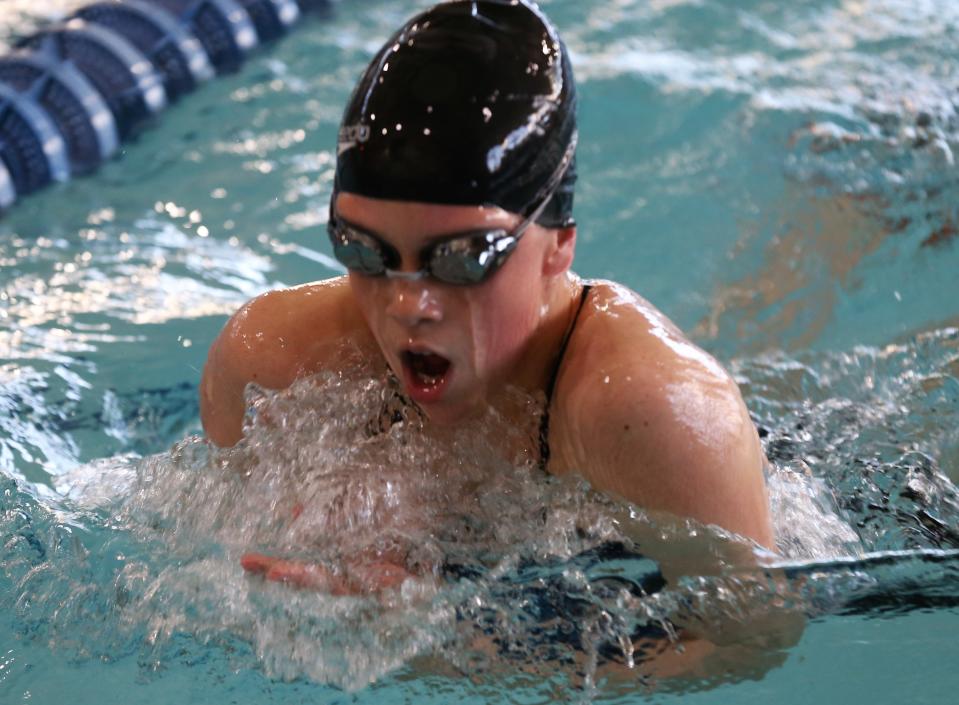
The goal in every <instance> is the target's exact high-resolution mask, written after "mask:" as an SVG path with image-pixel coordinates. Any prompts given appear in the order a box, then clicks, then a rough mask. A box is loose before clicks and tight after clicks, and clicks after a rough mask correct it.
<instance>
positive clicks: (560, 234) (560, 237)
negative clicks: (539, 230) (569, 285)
mask: <svg viewBox="0 0 959 705" xmlns="http://www.w3.org/2000/svg"><path fill="white" fill-rule="evenodd" d="M549 238H550V241H549V248H548V250H547V252H546V257H545V259H544V260H543V274H545V275H547V276H556V275H557V274H563V273H564V272H566V271H567V270H568V269H569V268H570V267H571V266H572V265H573V255H574V254H575V252H576V226H575V225H574V226H572V227H569V228H553V229H551V230H550V231H549Z"/></svg>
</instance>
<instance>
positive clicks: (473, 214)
mask: <svg viewBox="0 0 959 705" xmlns="http://www.w3.org/2000/svg"><path fill="white" fill-rule="evenodd" d="M335 209H336V213H337V215H338V216H339V217H340V218H342V219H344V220H346V221H349V222H350V223H352V224H354V225H356V226H359V227H361V228H363V229H364V230H367V231H369V232H371V233H374V234H375V235H376V236H377V237H379V238H380V239H381V240H383V241H385V242H386V243H388V244H389V245H391V246H392V247H394V248H395V249H396V250H397V251H398V252H399V254H400V257H401V264H400V266H398V267H397V268H398V269H400V270H402V271H405V272H413V271H417V270H419V269H420V268H421V262H420V253H421V251H422V250H423V248H424V247H426V246H428V245H429V244H430V243H431V242H433V241H435V240H438V239H442V238H443V237H444V236H449V235H451V234H454V233H460V232H466V231H470V230H477V229H487V228H488V229H494V228H506V229H512V228H513V227H515V226H516V225H517V224H518V223H519V222H520V221H521V220H522V219H521V218H520V217H519V216H517V215H515V214H512V213H508V212H507V211H504V210H502V209H500V208H495V207H479V206H445V205H435V204H428V203H415V202H408V201H391V200H382V199H371V198H366V197H363V196H358V195H356V194H351V193H341V194H339V195H338V196H337V200H336V203H335ZM549 232H550V231H545V230H544V229H542V228H540V227H539V226H536V225H533V226H531V227H530V229H529V231H528V232H527V233H526V234H525V235H524V236H523V238H522V239H521V240H520V242H519V244H518V245H517V247H516V249H515V250H514V251H513V253H512V254H511V255H510V257H509V258H508V259H507V260H506V261H505V263H504V264H503V265H502V266H501V267H500V269H499V270H498V271H497V272H495V273H494V274H493V276H491V277H490V278H489V279H487V280H486V281H484V282H483V283H482V284H477V285H471V286H455V285H451V284H444V283H442V282H439V281H436V280H435V279H432V278H430V277H426V278H424V279H420V280H416V281H409V280H403V279H391V278H387V277H382V276H381V277H371V276H366V275H363V274H359V273H356V272H350V274H349V279H350V285H351V288H352V291H353V294H354V297H355V299H356V301H357V303H358V305H359V307H360V309H361V311H362V313H363V316H364V318H365V319H366V322H367V325H368V326H369V328H370V330H371V331H372V333H373V336H374V337H375V338H376V341H377V343H379V346H380V349H381V350H382V353H383V356H384V357H385V358H386V361H387V362H388V363H389V365H390V367H391V368H392V370H393V371H394V372H395V373H396V375H397V376H398V377H399V379H400V381H401V382H402V384H403V387H404V390H405V391H406V392H407V394H409V396H410V397H411V398H412V399H413V400H414V401H416V402H417V404H419V405H420V406H421V407H422V408H423V409H424V411H426V413H427V414H428V415H429V416H430V418H431V419H433V420H435V421H438V422H441V423H450V422H455V421H457V420H459V419H462V418H465V417H466V416H468V415H469V414H471V413H473V412H475V411H476V410H478V409H479V408H482V406H483V405H484V404H485V403H487V402H489V401H490V400H491V399H492V398H493V397H494V396H495V395H496V394H497V393H498V392H499V391H500V390H501V389H502V388H503V387H504V386H505V385H507V384H519V385H523V384H524V380H522V379H517V374H519V371H520V370H523V369H524V365H523V364H522V363H523V360H524V356H525V355H526V353H527V352H528V348H529V347H530V343H531V341H532V339H533V336H534V334H535V332H536V331H537V328H538V326H539V323H540V320H541V317H542V316H543V314H544V312H545V311H546V309H547V304H548V297H549V292H550V291H551V288H550V279H551V277H552V275H554V274H556V273H557V271H556V266H555V257H553V258H551V254H554V253H552V250H551V246H550V243H553V242H555V238H550V237H549ZM566 267H568V262H567V263H566ZM562 272H565V267H563V268H562Z"/></svg>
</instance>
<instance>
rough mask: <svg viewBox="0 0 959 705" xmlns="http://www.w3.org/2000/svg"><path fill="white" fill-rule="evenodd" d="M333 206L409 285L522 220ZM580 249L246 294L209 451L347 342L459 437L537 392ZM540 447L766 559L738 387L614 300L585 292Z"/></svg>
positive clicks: (611, 487)
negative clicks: (427, 367)
mask: <svg viewBox="0 0 959 705" xmlns="http://www.w3.org/2000/svg"><path fill="white" fill-rule="evenodd" d="M336 209H337V213H338V214H339V215H340V216H341V217H342V218H344V219H346V220H348V221H349V222H351V223H353V224H355V225H358V226H361V227H363V228H364V229H366V230H368V231H370V232H373V233H375V234H377V235H378V236H379V237H380V238H381V239H382V240H385V241H386V242H388V243H390V244H391V245H392V246H393V247H395V248H396V249H397V250H398V251H399V252H400V254H401V257H402V262H401V266H400V267H399V268H400V269H402V270H404V271H415V270H417V269H419V268H420V266H421V265H420V262H419V252H420V251H421V250H422V248H423V247H424V246H426V245H427V244H428V243H429V242H431V241H433V240H435V239H437V238H440V237H442V236H444V235H448V234H450V233H455V232H461V231H467V230H472V229H477V228H486V227H499V226H502V227H507V228H509V227H512V226H514V225H515V224H516V223H518V222H519V221H520V218H519V216H517V215H515V214H511V213H508V212H506V211H503V210H501V209H498V208H485V207H475V206H440V205H435V204H425V203H412V202H401V201H386V200H376V199H370V198H365V197H361V196H357V195H354V194H349V193H344V194H340V196H339V197H338V199H337V202H336ZM575 241H576V232H575V229H574V228H568V229H544V228H541V227H539V226H532V227H531V229H530V230H529V231H528V232H527V233H526V235H525V236H524V237H523V238H522V240H521V241H520V243H519V245H518V246H517V248H516V251H515V252H514V253H513V254H512V256H511V257H510V258H509V259H508V260H507V261H506V263H505V264H504V265H503V266H502V268H501V269H500V270H499V271H498V272H497V273H496V274H495V275H494V276H493V277H492V278H490V279H489V280H487V281H486V282H484V283H483V284H480V285H477V286H468V287H460V286H452V285H447V284H443V283H440V282H437V281H434V280H432V279H429V278H427V279H422V280H418V281H406V280H397V279H387V278H383V277H367V276H363V275H360V274H355V273H351V274H350V275H349V276H348V277H340V278H336V279H331V280H327V281H321V282H315V283H311V284H305V285H302V286H299V287H294V288H290V289H284V290H279V291H273V292H269V293H267V294H264V295H262V296H260V297H257V298H256V299H254V300H253V301H251V302H249V303H248V304H246V305H245V306H243V307H242V308H241V309H240V310H239V311H238V312H237V313H236V314H235V315H234V316H233V317H232V318H231V319H230V321H229V322H228V323H227V324H226V326H225V327H224V329H223V331H222V332H221V333H220V335H219V337H218V338H217V340H216V341H215V342H214V344H213V346H212V348H211V350H210V354H209V358H208V360H207V364H206V367H205V369H204V374H203V381H202V384H201V400H200V403H201V415H202V421H203V426H204V429H205V431H206V433H207V435H208V437H209V438H210V439H211V440H212V441H213V442H214V443H216V444H217V445H220V446H229V445H232V444H234V443H236V442H237V441H238V440H239V439H240V438H241V437H242V429H241V424H242V419H243V413H244V401H243V390H244V388H245V386H246V385H247V383H249V382H256V383H257V384H259V385H261V386H264V387H267V388H271V389H282V388H285V387H287V386H289V385H290V384H291V383H292V382H293V381H295V380H296V379H299V378H301V377H305V376H308V375H311V374H315V373H317V372H319V371H322V370H330V369H336V367H337V365H338V364H342V362H341V356H342V350H343V346H344V342H348V343H350V344H352V345H353V346H354V347H355V348H357V349H358V350H360V351H361V353H362V354H363V355H366V356H370V357H371V358H373V359H380V360H382V361H383V362H385V363H386V364H388V365H389V366H390V367H391V368H392V369H393V371H394V372H395V373H396V374H397V376H398V377H399V379H400V381H401V383H402V384H403V385H404V387H405V389H406V391H407V392H408V393H409V394H410V396H411V397H412V398H413V399H415V400H416V401H417V403H418V404H419V405H420V406H421V408H422V409H423V410H424V411H425V412H426V414H427V416H428V417H429V419H430V421H431V422H434V423H438V424H450V425H455V424H460V423H464V422H466V421H468V420H469V419H470V418H471V417H473V416H475V415H476V414H478V413H480V412H481V411H482V410H483V409H485V408H486V406H487V405H493V406H496V407H497V408H499V409H501V410H502V408H503V407H502V406H501V405H502V404H503V402H504V399H505V398H506V396H507V395H506V394H505V390H506V388H507V387H508V386H510V385H513V386H517V387H520V388H522V389H525V390H528V391H530V392H534V391H537V390H544V389H545V388H546V386H547V384H548V382H549V379H550V376H551V374H552V371H553V369H554V366H555V364H556V361H557V356H558V354H559V348H560V346H561V342H562V339H563V335H564V333H565V331H566V329H567V327H568V326H569V325H570V323H571V321H572V319H573V317H574V316H575V314H576V310H577V308H578V306H579V301H580V292H581V287H582V283H581V282H580V280H579V279H578V277H576V276H575V275H574V274H573V273H572V272H571V271H570V266H571V264H572V259H573V252H574V249H575ZM411 352H413V353H426V352H429V353H433V354H434V355H439V356H442V358H443V359H445V360H446V361H448V362H449V366H448V369H447V370H446V371H445V372H444V373H443V375H442V376H441V377H442V378H441V379H439V380H436V381H435V382H433V381H431V382H430V383H429V384H425V383H423V380H422V379H420V380H419V382H418V381H417V377H416V372H415V369H413V368H411V366H410V363H409V357H410V355H409V354H410V353H411ZM418 386H419V388H418ZM549 445H550V450H551V457H550V460H549V466H548V470H549V471H550V472H551V473H554V474H565V473H571V472H575V473H578V474H579V475H581V476H582V477H584V478H585V479H587V480H589V482H590V483H591V484H592V486H593V487H594V488H596V489H598V490H601V491H605V492H607V493H610V494H612V495H616V496H619V497H621V498H623V499H626V500H628V501H630V502H633V503H635V504H637V505H639V506H641V507H643V508H645V509H648V510H653V511H656V512H663V513H667V514H670V515H674V516H676V517H688V518H692V519H695V520H698V521H700V522H703V523H706V524H715V525H718V526H720V527H722V528H723V529H726V530H727V531H730V532H734V533H737V534H740V535H742V536H745V537H748V538H750V539H752V540H754V541H756V542H757V543H759V544H761V545H763V546H765V547H772V544H773V537H772V529H771V525H770V519H769V510H768V502H767V497H766V490H765V484H764V480H763V473H762V468H763V463H764V457H763V454H762V449H761V447H760V444H759V439H758V436H757V434H756V430H755V428H754V427H753V424H752V422H751V420H750V418H749V415H748V413H747V411H746V408H745V405H744V404H743V401H742V398H741V395H740V393H739V390H738V388H737V386H736V384H735V382H734V381H733V380H732V379H731V378H730V377H729V375H728V374H727V373H726V372H725V371H724V370H723V369H722V367H721V366H720V365H719V364H718V363H716V361H715V360H713V359H712V358H711V357H710V356H709V355H708V354H706V353H705V352H704V351H702V350H700V349H699V348H697V347H696V346H695V345H693V344H692V343H690V342H689V341H688V340H687V339H686V338H685V337H684V336H683V335H682V333H681V332H680V331H679V330H678V329H677V328H676V327H675V326H674V325H673V324H672V323H671V322H670V321H669V320H668V319H666V318H665V317H664V316H663V315H662V314H661V313H660V312H659V311H657V310H656V309H655V308H654V307H653V306H652V305H650V304H649V303H648V302H647V301H645V300H644V299H643V298H641V297H640V296H639V295H637V294H636V293H634V292H632V291H630V290H629V289H627V288H625V287H623V286H620V285H618V284H615V283H612V282H594V286H593V289H592V290H591V292H590V295H589V298H588V300H587V303H586V306H585V307H584V309H583V310H582V312H581V313H580V315H579V318H578V320H577V322H576V327H575V329H574V332H573V335H572V337H571V339H570V341H569V346H568V349H567V351H566V354H565V356H564V358H563V360H562V366H561V367H560V370H559V376H558V379H557V384H556V388H555V391H554V395H553V400H552V404H551V408H550V438H549ZM530 452H531V453H533V454H535V453H536V452H537V450H536V449H531V450H530ZM387 563H389V565H388V566H386V568H387V569H384V574H383V585H382V587H388V586H390V585H395V584H396V580H397V573H396V570H395V568H396V566H394V565H393V564H392V562H390V561H387ZM244 567H246V568H247V569H248V570H251V571H252V572H257V573H261V574H263V575H265V576H266V577H268V578H270V579H274V580H287V581H290V582H293V583H295V584H305V585H310V584H312V583H311V575H310V574H309V571H308V570H307V571H304V567H303V566H301V565H294V564H290V563H289V562H287V561H283V560H281V559H274V558H269V557H265V556H259V555H256V556H252V555H251V556H247V557H245V558H244ZM374 572H375V571H374ZM324 581H325V577H324V578H321V579H318V580H317V581H316V584H317V585H319V586H320V587H322V585H323V584H324ZM370 581H372V583H371V582H370ZM362 582H363V584H364V586H365V587H364V588H363V589H364V591H366V590H368V589H370V587H369V586H370V585H371V584H372V585H373V588H374V589H375V583H376V580H375V576H374V577H372V578H371V577H370V576H369V575H368V574H367V573H364V577H363V580H362Z"/></svg>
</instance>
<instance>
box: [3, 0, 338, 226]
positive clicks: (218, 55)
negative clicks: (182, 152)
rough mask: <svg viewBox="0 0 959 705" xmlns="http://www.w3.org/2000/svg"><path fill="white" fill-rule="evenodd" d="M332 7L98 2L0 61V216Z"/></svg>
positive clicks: (171, 0)
mask: <svg viewBox="0 0 959 705" xmlns="http://www.w3.org/2000/svg"><path fill="white" fill-rule="evenodd" d="M332 2H333V0H100V1H99V2H93V3H91V4H89V5H86V6H84V7H82V8H80V9H79V10H77V11H76V12H75V13H74V14H73V15H72V16H71V17H69V18H68V19H67V20H65V21H64V22H62V23H58V24H55V25H53V26H51V27H47V28H45V29H42V30H41V31H39V32H37V33H36V34H33V35H31V36H29V37H27V38H26V39H24V40H23V41H21V42H20V43H19V44H18V45H17V47H16V49H14V51H12V52H11V53H10V54H8V55H6V56H0V212H2V211H4V210H6V209H8V208H9V207H10V206H12V205H13V204H14V203H15V202H16V201H17V199H18V198H20V197H22V196H24V195H27V194H29V193H31V192H33V191H36V190H37V189H40V188H43V187H44V186H47V185H49V184H50V183H53V182H60V181H66V180H68V179H69V178H70V177H71V176H78V175H82V174H88V173H90V172H92V171H94V170H95V169H96V168H97V167H98V166H99V165H100V164H101V163H102V162H103V161H104V160H106V159H109V158H110V157H111V156H112V155H114V154H115V153H116V152H117V149H118V147H119V145H120V143H121V142H122V141H123V140H124V139H127V138H129V137H131V136H133V135H136V134H137V132H139V131H140V130H142V129H144V128H145V127H146V126H147V125H149V124H150V122H151V120H153V119H154V118H155V117H156V116H157V115H158V114H160V113H161V112H163V110H165V109H166V107H167V106H168V105H169V104H170V103H173V102H175V101H177V100H179V99H180V98H181V97H182V96H184V95H186V94H187V93H189V92H191V91H193V90H195V89H196V88H198V87H199V86H201V85H202V84H203V83H205V82H206V81H208V80H210V79H211V78H213V77H214V76H215V75H217V74H224V73H230V72H233V71H236V70H237V69H239V68H240V67H241V66H242V65H243V63H244V61H245V60H246V58H247V57H248V56H249V55H250V52H252V51H253V50H254V49H256V48H257V47H258V46H259V45H260V44H262V43H264V42H269V41H273V40H276V39H278V38H280V37H282V36H284V35H286V34H287V32H289V31H290V29H291V28H292V27H293V26H294V25H295V24H296V22H297V21H298V20H299V19H300V18H301V17H302V15H303V14H304V13H308V12H316V11H325V10H328V9H329V7H330V5H331V3H332Z"/></svg>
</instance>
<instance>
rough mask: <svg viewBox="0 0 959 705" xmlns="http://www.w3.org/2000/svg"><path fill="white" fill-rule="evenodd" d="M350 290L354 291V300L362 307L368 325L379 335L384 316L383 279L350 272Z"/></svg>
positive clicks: (375, 334)
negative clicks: (381, 318)
mask: <svg viewBox="0 0 959 705" xmlns="http://www.w3.org/2000/svg"><path fill="white" fill-rule="evenodd" d="M347 276H348V277H349V282H350V290H351V291H352V292H353V300H354V301H355V302H356V305H357V306H359V308H360V313H362V314H363V318H364V319H366V325H367V326H369V328H370V330H372V331H373V334H374V336H377V338H378V337H379V336H378V330H379V328H380V325H381V320H380V317H381V316H382V311H383V308H384V307H383V305H382V299H383V292H382V287H383V285H384V281H385V280H383V279H376V278H373V277H364V276H363V275H362V274H356V273H354V272H350V273H349V274H348V275H347Z"/></svg>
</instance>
